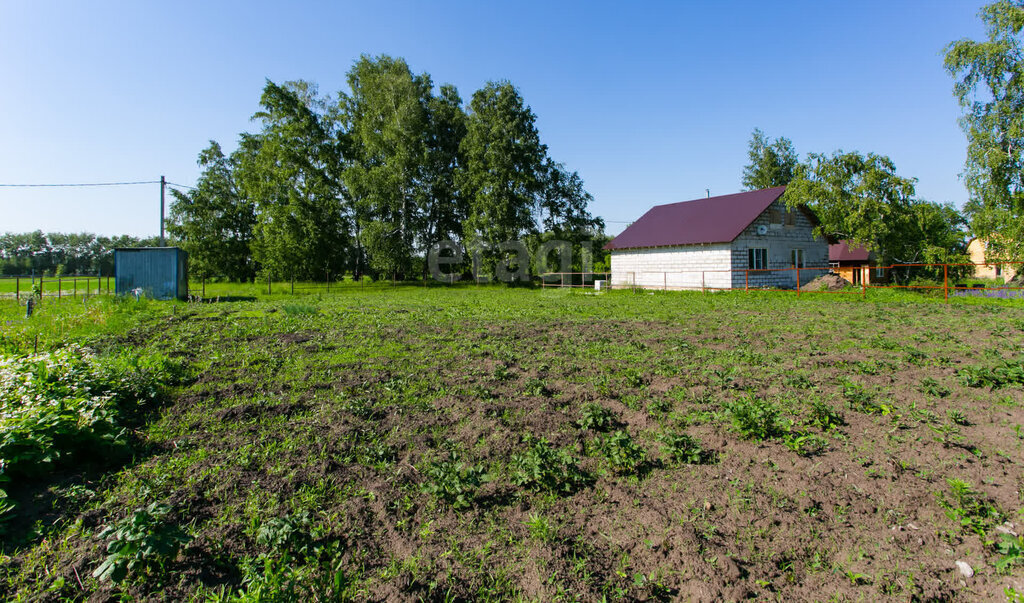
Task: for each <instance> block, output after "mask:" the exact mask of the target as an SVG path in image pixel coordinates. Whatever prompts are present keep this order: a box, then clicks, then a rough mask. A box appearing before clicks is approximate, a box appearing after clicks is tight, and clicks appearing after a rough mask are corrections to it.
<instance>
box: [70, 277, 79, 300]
mask: <svg viewBox="0 0 1024 603" xmlns="http://www.w3.org/2000/svg"><path fill="white" fill-rule="evenodd" d="M71 297H78V279H77V278H73V279H71Z"/></svg>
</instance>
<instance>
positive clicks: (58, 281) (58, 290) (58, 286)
mask: <svg viewBox="0 0 1024 603" xmlns="http://www.w3.org/2000/svg"><path fill="white" fill-rule="evenodd" d="M60 289H61V286H60V277H59V276H58V277H57V299H60Z"/></svg>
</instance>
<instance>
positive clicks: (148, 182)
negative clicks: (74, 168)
mask: <svg viewBox="0 0 1024 603" xmlns="http://www.w3.org/2000/svg"><path fill="white" fill-rule="evenodd" d="M133 184H160V181H159V180H137V181H134V182H74V183H69V184H0V186H2V187H6V188H38V187H53V186H130V185H133Z"/></svg>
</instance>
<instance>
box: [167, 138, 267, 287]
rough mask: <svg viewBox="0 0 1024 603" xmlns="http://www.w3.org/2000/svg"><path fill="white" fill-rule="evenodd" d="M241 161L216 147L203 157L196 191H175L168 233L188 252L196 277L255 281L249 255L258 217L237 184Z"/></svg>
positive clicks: (213, 142) (214, 143) (206, 151)
mask: <svg viewBox="0 0 1024 603" xmlns="http://www.w3.org/2000/svg"><path fill="white" fill-rule="evenodd" d="M236 161H237V157H226V156H225V155H224V152H223V151H222V150H221V147H220V145H219V144H218V143H217V142H216V141H212V140H211V141H210V146H209V147H207V148H206V149H204V150H203V151H202V152H200V153H199V161H198V163H199V165H200V166H201V167H202V168H203V172H202V174H201V175H200V176H199V179H198V180H197V182H196V186H195V188H194V189H193V190H190V191H187V192H182V191H179V190H177V189H173V190H172V191H171V193H172V194H173V195H174V197H175V199H176V201H175V203H174V204H172V205H171V212H170V218H169V220H168V224H167V231H168V232H169V233H170V234H171V236H173V237H175V238H176V239H178V240H180V241H181V246H182V248H184V249H185V251H187V252H188V257H189V269H190V271H191V273H192V274H193V275H194V276H198V277H210V276H226V277H228V278H230V279H233V280H250V279H252V278H253V277H254V276H255V264H254V262H253V261H252V257H251V256H252V254H251V253H250V249H249V247H250V244H251V243H252V239H253V227H254V224H255V221H256V213H255V211H254V208H253V204H252V203H251V202H250V201H249V200H248V199H246V198H245V197H243V196H242V195H241V194H240V193H239V191H238V187H237V185H236V183H235V171H234V167H235V162H236Z"/></svg>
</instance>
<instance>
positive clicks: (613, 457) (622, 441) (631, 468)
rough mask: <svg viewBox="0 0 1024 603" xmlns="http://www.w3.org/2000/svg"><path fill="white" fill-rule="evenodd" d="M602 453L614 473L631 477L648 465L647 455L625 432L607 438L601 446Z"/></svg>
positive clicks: (620, 431)
mask: <svg viewBox="0 0 1024 603" xmlns="http://www.w3.org/2000/svg"><path fill="white" fill-rule="evenodd" d="M600 449H601V453H602V454H603V455H604V458H605V459H606V460H607V461H608V464H609V465H610V466H611V468H612V471H614V472H616V473H620V474H623V475H630V474H634V473H637V472H638V471H640V470H641V469H642V468H643V466H644V465H645V464H646V463H647V453H646V452H645V451H644V449H643V448H642V447H641V446H639V445H638V444H637V443H636V442H634V441H633V438H631V437H630V436H629V434H628V433H626V432H625V431H622V430H619V431H616V432H615V433H613V434H610V435H607V436H605V437H604V438H603V439H602V440H601V444H600Z"/></svg>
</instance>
